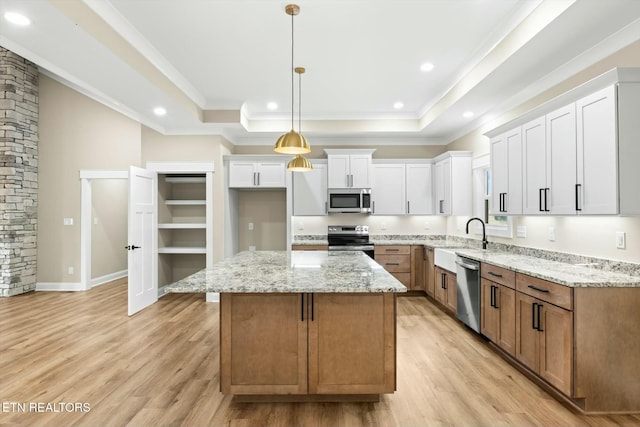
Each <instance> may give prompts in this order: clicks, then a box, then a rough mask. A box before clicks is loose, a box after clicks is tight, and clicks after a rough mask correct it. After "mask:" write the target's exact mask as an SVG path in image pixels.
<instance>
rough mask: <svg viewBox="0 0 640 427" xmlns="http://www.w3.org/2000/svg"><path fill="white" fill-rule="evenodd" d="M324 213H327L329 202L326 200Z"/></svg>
mask: <svg viewBox="0 0 640 427" xmlns="http://www.w3.org/2000/svg"><path fill="white" fill-rule="evenodd" d="M324 213H326V214H328V213H329V204H328V203H327V202H326V201H325V202H324Z"/></svg>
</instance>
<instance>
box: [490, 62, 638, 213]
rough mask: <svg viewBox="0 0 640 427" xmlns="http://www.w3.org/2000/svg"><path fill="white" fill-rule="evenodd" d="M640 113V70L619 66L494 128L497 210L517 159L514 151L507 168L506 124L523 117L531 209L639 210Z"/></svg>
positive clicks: (527, 207)
mask: <svg viewBox="0 0 640 427" xmlns="http://www.w3.org/2000/svg"><path fill="white" fill-rule="evenodd" d="M563 104H564V105H563ZM639 116H640V68H616V69H613V70H611V71H609V72H607V73H605V74H603V75H601V76H599V77H596V78H595V79H593V80H591V81H589V82H587V83H584V84H583V85H581V86H578V87H576V88H575V89H573V90H571V91H569V92H567V93H565V94H563V95H560V96H559V97H557V98H554V99H553V100H551V101H549V102H547V103H546V104H544V105H542V106H540V107H538V108H536V109H534V110H532V111H530V112H529V113H526V114H524V115H523V116H522V117H520V118H518V119H516V120H513V121H511V122H509V123H506V124H504V125H503V126H501V127H499V128H497V129H494V130H492V131H490V132H488V133H487V134H486V135H487V136H489V137H491V138H492V139H491V147H492V155H491V159H492V170H493V171H494V179H495V180H497V181H498V182H496V183H495V186H494V188H496V191H497V193H498V194H492V204H493V211H494V212H496V205H497V210H498V211H499V210H500V208H501V207H502V206H503V203H504V202H503V198H504V196H501V195H500V193H504V176H505V173H507V171H508V170H510V168H511V164H512V163H513V162H518V159H517V158H515V156H514V157H513V158H512V157H511V155H510V154H509V157H508V159H507V160H506V165H507V168H508V169H506V170H505V169H504V167H505V156H506V154H505V150H507V153H508V148H505V141H504V140H503V139H502V138H503V133H504V130H507V129H509V128H511V129H514V128H516V127H517V126H519V124H520V123H524V124H522V126H521V138H522V160H521V162H522V163H521V164H522V177H523V182H522V196H523V200H522V205H523V209H522V212H523V213H524V214H528V215H529V214H547V215H549V214H550V215H575V214H587V215H616V214H621V215H640V197H638V189H637V183H638V182H640V168H639V167H638V159H639V158H640V143H638V135H640V120H638V117H639ZM536 117H537V118H536ZM531 119H533V120H531ZM509 177H511V175H510V174H509ZM510 191H511V190H509V192H510ZM508 204H509V202H508V203H507V205H508ZM507 213H512V212H510V210H509V209H507Z"/></svg>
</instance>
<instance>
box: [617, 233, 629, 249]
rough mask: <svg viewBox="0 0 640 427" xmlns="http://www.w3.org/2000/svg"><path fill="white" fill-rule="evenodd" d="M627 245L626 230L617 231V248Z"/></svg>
mask: <svg viewBox="0 0 640 427" xmlns="http://www.w3.org/2000/svg"><path fill="white" fill-rule="evenodd" d="M626 247H627V236H626V233H625V232H624V231H616V248H618V249H624V248H626Z"/></svg>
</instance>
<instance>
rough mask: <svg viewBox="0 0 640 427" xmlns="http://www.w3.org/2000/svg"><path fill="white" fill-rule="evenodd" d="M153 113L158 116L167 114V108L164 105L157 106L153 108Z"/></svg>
mask: <svg viewBox="0 0 640 427" xmlns="http://www.w3.org/2000/svg"><path fill="white" fill-rule="evenodd" d="M153 114H155V115H156V116H164V115H165V114H167V110H166V109H164V108H163V107H156V108H154V109H153Z"/></svg>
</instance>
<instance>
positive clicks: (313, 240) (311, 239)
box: [292, 234, 468, 248]
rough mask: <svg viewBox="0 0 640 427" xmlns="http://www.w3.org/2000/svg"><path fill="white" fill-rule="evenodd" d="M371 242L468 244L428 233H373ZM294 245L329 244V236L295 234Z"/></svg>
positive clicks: (432, 246) (435, 245) (442, 244)
mask: <svg viewBox="0 0 640 427" xmlns="http://www.w3.org/2000/svg"><path fill="white" fill-rule="evenodd" d="M369 242H370V243H372V244H374V245H424V246H428V247H431V248H461V247H468V245H466V244H464V243H461V242H456V241H452V240H446V239H443V238H441V237H439V236H436V237H433V238H431V237H429V236H427V235H388V234H371V235H369ZM292 244H294V245H301V246H302V245H328V244H329V241H328V240H327V236H324V235H323V236H306V235H305V236H293V243H292Z"/></svg>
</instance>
